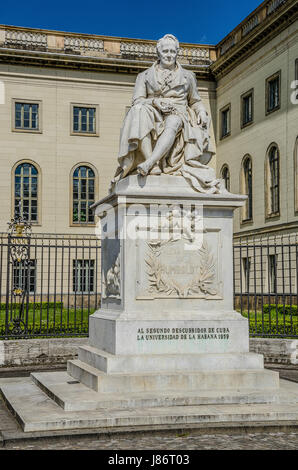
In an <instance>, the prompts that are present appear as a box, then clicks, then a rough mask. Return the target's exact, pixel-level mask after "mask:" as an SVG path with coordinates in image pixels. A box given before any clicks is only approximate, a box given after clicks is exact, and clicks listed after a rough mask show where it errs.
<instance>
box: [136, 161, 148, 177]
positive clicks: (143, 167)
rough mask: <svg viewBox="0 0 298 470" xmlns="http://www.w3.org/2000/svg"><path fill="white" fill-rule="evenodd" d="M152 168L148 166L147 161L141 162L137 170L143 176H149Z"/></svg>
mask: <svg viewBox="0 0 298 470" xmlns="http://www.w3.org/2000/svg"><path fill="white" fill-rule="evenodd" d="M149 170H150V168H148V165H146V162H144V163H140V165H138V166H137V172H138V174H139V175H142V176H147V175H148V173H149Z"/></svg>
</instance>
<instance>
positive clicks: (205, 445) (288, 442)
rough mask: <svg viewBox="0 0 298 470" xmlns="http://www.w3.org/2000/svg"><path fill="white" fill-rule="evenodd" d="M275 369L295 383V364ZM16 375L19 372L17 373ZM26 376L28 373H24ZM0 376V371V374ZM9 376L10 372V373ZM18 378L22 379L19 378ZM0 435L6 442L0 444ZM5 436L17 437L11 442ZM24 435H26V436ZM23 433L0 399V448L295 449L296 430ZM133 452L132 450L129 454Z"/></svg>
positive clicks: (297, 370) (297, 374)
mask: <svg viewBox="0 0 298 470" xmlns="http://www.w3.org/2000/svg"><path fill="white" fill-rule="evenodd" d="M270 368H272V369H274V370H278V372H279V373H280V376H281V378H285V379H288V380H292V381H295V382H298V367H297V366H296V367H295V366H293V367H290V366H288V367H284V366H283V367H281V366H278V365H271V366H270ZM18 375H19V374H18ZM27 375H29V372H28V374H27ZM0 376H1V373H0ZM10 376H12V374H10ZM19 380H20V381H22V378H21V377H20V379H19ZM1 435H2V436H3V437H4V438H5V437H6V441H5V442H3V441H2V444H3V447H1ZM9 436H17V438H18V439H17V440H15V441H11V440H10V438H9ZM26 437H28V436H26ZM23 438H24V433H23V431H22V430H21V428H20V426H19V425H18V424H17V423H16V421H15V420H14V418H13V416H12V415H11V414H10V412H9V411H8V410H7V409H6V407H5V405H4V403H3V402H2V401H1V400H0V450H107V451H109V450H110V451H115V450H154V451H155V450H164V451H168V450H176V451H177V450H297V449H298V430H297V427H296V428H294V429H293V430H292V431H291V430H289V429H288V430H287V432H277V431H269V432H266V430H264V429H263V431H261V432H254V431H253V430H252V431H249V432H245V431H244V432H240V431H239V430H238V431H237V430H236V429H235V430H233V432H228V433H227V432H225V431H224V430H221V432H217V433H216V434H215V433H212V432H211V430H210V431H207V430H206V433H204V434H202V430H201V431H200V432H198V431H196V430H190V431H189V432H188V431H184V432H183V433H179V432H177V431H169V432H160V433H155V434H141V435H140V434H136V433H133V434H119V435H110V436H98V435H94V436H92V435H91V436H88V437H87V436H81V437H78V436H71V437H68V438H63V437H59V438H58V439H57V438H56V439H53V438H51V439H49V438H46V437H44V438H43V439H39V440H32V439H27V440H26V441H25V440H23ZM131 455H133V453H132V454H131Z"/></svg>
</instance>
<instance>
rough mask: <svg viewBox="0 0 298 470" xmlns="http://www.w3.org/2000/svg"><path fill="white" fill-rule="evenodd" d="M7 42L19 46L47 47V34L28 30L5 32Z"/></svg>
mask: <svg viewBox="0 0 298 470" xmlns="http://www.w3.org/2000/svg"><path fill="white" fill-rule="evenodd" d="M5 44H6V45H14V44H15V45H17V46H23V47H25V46H30V47H42V48H47V35H46V34H42V33H31V32H26V31H10V30H7V31H6V32H5Z"/></svg>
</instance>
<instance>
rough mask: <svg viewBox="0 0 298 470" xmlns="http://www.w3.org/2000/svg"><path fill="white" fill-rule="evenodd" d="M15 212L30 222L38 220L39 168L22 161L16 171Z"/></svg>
mask: <svg viewBox="0 0 298 470" xmlns="http://www.w3.org/2000/svg"><path fill="white" fill-rule="evenodd" d="M14 212H15V216H21V217H23V218H24V219H25V220H27V221H28V222H38V170H37V168H36V167H35V166H34V165H33V164H31V163H20V164H19V165H18V166H17V167H16V169H15V172H14Z"/></svg>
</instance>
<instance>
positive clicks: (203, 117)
mask: <svg viewBox="0 0 298 470" xmlns="http://www.w3.org/2000/svg"><path fill="white" fill-rule="evenodd" d="M198 124H200V125H201V126H202V127H204V128H207V126H208V114H207V113H206V112H205V111H200V112H199V114H198Z"/></svg>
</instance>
